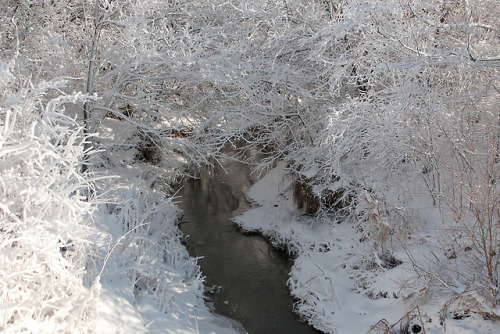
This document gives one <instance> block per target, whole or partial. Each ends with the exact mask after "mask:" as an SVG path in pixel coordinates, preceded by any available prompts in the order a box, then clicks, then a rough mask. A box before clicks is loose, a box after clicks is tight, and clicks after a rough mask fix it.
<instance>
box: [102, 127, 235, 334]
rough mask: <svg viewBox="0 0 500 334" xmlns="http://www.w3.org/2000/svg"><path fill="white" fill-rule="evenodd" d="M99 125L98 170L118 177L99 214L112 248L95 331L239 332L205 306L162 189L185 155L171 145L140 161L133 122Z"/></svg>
mask: <svg viewBox="0 0 500 334" xmlns="http://www.w3.org/2000/svg"><path fill="white" fill-rule="evenodd" d="M101 129H102V131H101V137H100V138H99V140H100V142H101V144H103V145H102V147H105V148H106V150H105V151H104V152H102V153H101V154H102V155H101V159H102V160H101V159H98V161H105V164H104V165H102V167H101V168H97V170H98V171H99V170H100V169H101V171H102V169H109V172H110V173H112V174H113V175H115V176H119V178H118V179H113V180H112V182H113V183H114V184H113V188H114V190H113V196H114V197H115V198H116V204H114V205H107V209H104V208H103V209H102V210H100V211H99V214H97V215H96V217H94V219H95V221H96V223H97V226H98V229H99V231H100V232H101V233H102V236H103V237H101V242H102V243H103V244H102V247H101V248H103V249H106V252H107V254H109V259H108V261H107V262H106V264H105V267H104V270H103V273H102V276H101V280H100V282H101V284H102V290H101V295H100V298H99V303H100V306H99V316H98V322H97V328H96V332H97V333H222V334H224V333H226V334H231V333H237V332H238V331H237V330H236V329H235V328H238V326H239V325H238V324H237V323H235V322H233V321H232V320H230V319H226V318H223V317H219V316H217V315H214V314H212V313H210V311H209V309H208V307H207V306H206V305H205V303H204V300H203V293H202V292H203V277H202V274H201V273H200V271H199V267H198V265H197V264H196V259H193V258H191V257H190V256H189V254H188V253H187V251H186V249H185V247H184V245H182V244H181V240H182V234H181V232H180V230H179V229H178V227H177V224H178V222H179V219H180V216H181V212H180V210H179V209H178V208H177V207H176V206H175V204H174V202H173V199H172V198H169V197H166V193H165V192H164V191H166V188H167V187H168V185H169V184H171V183H172V182H174V181H175V180H176V179H177V178H179V176H180V175H181V173H182V172H183V171H184V169H185V167H186V164H187V161H186V160H185V159H184V158H183V157H182V155H180V154H177V153H175V152H174V148H176V146H175V145H172V144H170V145H171V146H167V147H166V150H165V151H163V152H161V153H159V154H160V155H162V157H161V158H160V160H159V163H158V164H156V165H155V164H151V163H147V162H141V161H138V160H137V155H138V150H137V145H139V144H141V138H139V136H138V135H137V133H136V129H135V127H134V126H132V125H127V124H125V123H124V122H121V121H118V120H113V119H105V121H104V123H103V124H102V125H101ZM124 143H126V145H123V144H124ZM165 145H169V144H168V143H166V144H165ZM103 158H104V159H103ZM126 226H128V230H129V231H130V232H128V233H127V227H126ZM113 246H116V247H115V249H112V248H110V247H113Z"/></svg>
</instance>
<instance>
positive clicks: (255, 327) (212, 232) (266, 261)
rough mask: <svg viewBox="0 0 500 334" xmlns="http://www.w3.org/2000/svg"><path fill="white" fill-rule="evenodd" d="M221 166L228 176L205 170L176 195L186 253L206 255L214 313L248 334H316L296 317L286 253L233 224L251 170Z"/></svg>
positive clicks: (242, 205)
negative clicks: (288, 285) (180, 210)
mask: <svg viewBox="0 0 500 334" xmlns="http://www.w3.org/2000/svg"><path fill="white" fill-rule="evenodd" d="M223 167H224V169H225V170H226V171H227V173H226V172H225V171H224V170H223V169H222V168H221V167H216V168H214V169H210V170H205V171H203V172H202V175H201V178H200V179H196V180H195V179H188V180H186V181H184V183H183V187H182V188H181V189H180V190H179V191H178V193H177V195H178V196H179V197H180V199H179V201H180V203H179V206H180V208H181V209H182V210H183V211H184V217H183V223H182V224H181V230H182V231H183V233H184V234H185V235H188V236H189V237H188V238H187V240H186V242H187V248H188V251H189V253H190V254H191V256H194V257H203V259H200V260H199V262H198V263H199V264H200V266H201V270H202V273H203V275H204V276H205V277H206V282H205V285H206V286H207V287H213V286H215V288H213V289H212V291H211V292H207V293H206V296H207V297H208V298H210V300H211V302H212V303H213V306H214V307H215V312H216V313H218V314H220V315H223V316H227V317H229V318H232V319H235V320H237V321H239V322H240V323H242V324H243V326H244V327H245V329H246V330H247V331H248V333H250V334H266V333H273V334H276V333H318V332H317V331H315V330H314V329H313V328H312V327H310V326H308V325H307V324H305V323H303V322H300V321H299V320H298V319H297V317H296V316H295V315H294V314H293V313H292V304H293V300H292V298H291V297H290V295H289V292H288V290H287V287H286V281H287V279H288V272H289V271H290V267H291V261H290V260H289V259H288V257H287V255H286V254H285V253H284V252H281V251H278V250H276V249H274V248H273V247H272V246H271V245H270V243H269V242H268V241H267V240H265V239H264V238H262V237H260V236H257V235H251V236H248V235H244V234H242V233H240V232H239V231H238V230H237V229H236V228H235V227H234V226H233V223H232V221H231V218H232V217H234V216H235V215H238V214H239V213H241V212H243V211H244V210H246V209H248V207H249V205H248V204H247V202H246V201H245V198H244V191H245V190H246V189H248V187H250V186H251V183H252V181H251V179H250V176H249V175H250V167H249V166H248V165H245V164H242V163H238V162H234V161H223ZM219 286H220V289H219V288H218V287H219Z"/></svg>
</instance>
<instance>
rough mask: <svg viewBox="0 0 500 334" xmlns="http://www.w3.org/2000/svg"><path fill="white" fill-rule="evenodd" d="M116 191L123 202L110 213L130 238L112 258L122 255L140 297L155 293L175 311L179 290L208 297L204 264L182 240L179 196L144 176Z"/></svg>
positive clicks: (165, 307)
mask: <svg viewBox="0 0 500 334" xmlns="http://www.w3.org/2000/svg"><path fill="white" fill-rule="evenodd" d="M160 190H161V189H160ZM114 191H116V192H117V193H116V196H117V198H118V196H119V199H120V202H119V203H117V204H116V205H113V206H110V207H109V208H110V210H109V211H110V214H111V215H112V216H113V217H114V218H113V220H114V221H115V222H117V223H118V224H120V225H121V226H120V227H121V228H122V231H123V234H124V236H123V237H121V238H120V240H119V241H118V243H117V245H116V248H115V249H114V250H113V252H112V254H111V256H113V257H119V258H121V260H119V262H120V264H119V265H120V266H121V268H120V269H119V271H120V272H121V273H122V275H125V276H126V277H127V278H128V279H130V281H131V282H134V295H135V296H136V298H137V299H141V297H143V296H149V297H152V298H153V299H154V300H155V302H156V306H157V308H158V310H160V311H162V312H168V311H169V310H171V307H172V303H173V301H174V300H175V299H176V298H175V296H176V295H178V294H185V295H194V296H196V297H198V298H202V292H203V289H202V279H201V273H200V268H199V266H198V264H197V263H196V259H194V258H191V257H190V256H189V254H188V252H187V250H186V249H185V247H184V246H182V244H181V240H182V232H181V231H180V230H179V228H178V226H177V223H178V222H179V220H180V217H181V210H180V209H179V208H177V207H176V206H175V205H174V203H173V198H172V197H167V196H166V194H165V193H164V192H163V191H157V190H155V189H152V188H150V187H149V186H148V181H147V180H145V179H141V178H139V179H138V181H137V182H136V183H134V184H133V185H131V186H130V185H124V184H122V185H116V187H115V190H114ZM179 298H183V297H179Z"/></svg>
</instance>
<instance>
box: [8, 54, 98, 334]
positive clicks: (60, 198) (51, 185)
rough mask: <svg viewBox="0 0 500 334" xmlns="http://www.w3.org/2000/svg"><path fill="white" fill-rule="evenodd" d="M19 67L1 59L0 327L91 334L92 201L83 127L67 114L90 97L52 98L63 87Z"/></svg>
mask: <svg viewBox="0 0 500 334" xmlns="http://www.w3.org/2000/svg"><path fill="white" fill-rule="evenodd" d="M16 65H18V64H16V62H15V61H14V60H12V61H11V62H10V63H6V62H4V61H0V78H1V80H0V179H1V187H0V193H1V194H0V197H1V200H0V234H1V236H0V239H1V240H2V242H1V243H0V254H1V258H2V261H1V264H0V277H1V279H0V280H1V283H0V304H1V305H2V315H1V320H0V324H1V325H0V328H1V329H2V330H3V331H4V332H70V331H71V332H73V331H77V332H82V333H83V332H91V331H92V329H93V328H94V325H95V320H96V316H97V297H98V294H99V285H98V282H97V283H96V284H92V279H93V277H95V273H94V272H92V270H90V268H92V267H93V266H92V263H91V256H90V255H91V254H92V253H93V252H94V250H93V247H92V243H93V241H94V239H95V238H96V236H95V234H94V233H95V232H94V230H93V227H92V225H91V224H90V222H91V220H90V219H89V216H90V214H91V213H92V210H93V209H94V208H95V202H94V200H92V199H89V198H88V197H87V195H86V194H87V193H88V189H89V187H91V182H90V181H89V179H88V178H87V177H86V176H84V175H81V174H80V167H81V164H82V157H83V155H84V150H83V141H84V139H83V137H82V127H81V126H80V125H79V124H77V123H76V122H75V121H74V119H72V118H71V117H68V116H66V115H64V106H65V105H67V104H71V103H82V102H83V101H84V100H85V97H84V96H83V95H82V94H75V95H63V94H60V95H59V96H58V97H57V98H47V94H48V93H49V91H50V90H52V93H54V90H57V89H59V88H61V86H59V87H58V86H57V85H56V83H49V82H44V81H40V82H33V81H31V82H30V80H29V78H26V77H24V72H25V71H24V70H20V71H17V69H16ZM33 66H35V65H33Z"/></svg>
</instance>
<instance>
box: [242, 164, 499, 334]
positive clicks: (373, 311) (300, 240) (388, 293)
mask: <svg viewBox="0 0 500 334" xmlns="http://www.w3.org/2000/svg"><path fill="white" fill-rule="evenodd" d="M291 189H292V182H291V177H289V176H287V172H286V169H285V164H284V163H281V164H279V165H278V166H277V167H276V168H275V169H273V170H271V171H270V172H269V173H268V174H267V175H266V176H265V177H264V178H262V179H261V180H260V181H258V182H257V183H256V184H255V185H254V186H253V187H252V188H251V189H249V190H248V192H247V196H248V199H249V201H250V202H252V203H253V204H255V207H254V208H252V209H250V210H249V211H247V212H245V213H244V214H242V215H241V216H239V217H236V218H235V222H236V223H237V224H238V225H239V226H240V227H241V228H242V229H243V230H245V231H258V232H260V233H262V234H263V235H265V236H267V237H268V238H269V239H270V240H271V241H272V242H273V243H274V244H275V245H276V246H278V247H283V246H285V247H287V248H288V249H289V250H290V251H291V252H292V253H293V254H295V255H296V257H297V258H296V260H295V264H294V266H293V268H292V271H291V273H290V279H289V282H288V284H289V288H290V290H291V294H292V295H293V296H294V297H295V298H296V299H297V300H298V301H297V304H296V310H297V312H298V313H300V314H301V315H302V316H304V317H305V318H306V319H307V320H308V321H309V323H310V324H311V325H313V326H314V327H316V328H318V329H320V330H323V331H325V332H328V333H333V332H335V333H366V332H368V331H369V330H370V328H372V327H373V326H374V325H376V324H377V323H378V324H379V326H378V327H377V328H383V327H384V326H385V323H387V324H390V325H393V324H396V323H397V325H396V326H395V328H396V329H399V328H400V325H401V326H402V327H405V323H406V322H407V321H408V322H409V328H410V329H412V328H413V330H414V331H413V332H415V333H419V332H421V331H419V326H422V325H423V326H424V328H425V332H426V333H444V332H445V331H446V333H471V334H472V333H498V332H500V324H499V322H498V321H491V320H484V319H483V315H484V314H480V313H479V312H477V311H471V312H465V309H467V308H469V307H471V306H470V305H468V306H467V305H456V304H453V302H448V303H447V300H448V298H449V294H447V292H446V291H445V290H444V289H434V290H433V291H432V292H431V291H428V290H430V288H429V287H425V286H422V285H420V283H419V281H418V279H417V277H416V273H415V271H414V270H413V267H412V261H411V260H410V258H409V257H408V255H407V253H406V252H405V250H404V249H401V251H398V252H394V253H387V255H384V256H380V255H379V254H377V253H374V251H373V248H372V247H371V246H370V244H369V243H367V242H362V241H360V235H359V233H357V231H356V226H355V224H351V223H348V222H341V223H338V224H337V223H334V224H333V223H329V222H324V221H319V220H318V219H315V218H314V217H311V216H304V215H301V212H300V211H298V210H297V209H295V205H294V203H293V199H292V190H291ZM419 234H427V235H426V240H427V244H423V245H420V247H419V246H418V245H415V244H410V243H409V244H408V245H409V248H410V249H409V254H413V256H412V258H414V257H415V256H418V255H417V252H419V254H420V256H421V258H419V260H422V259H424V256H425V255H424V254H423V253H424V252H423V251H422V248H427V249H432V247H436V246H437V240H436V239H437V237H436V235H435V234H434V238H432V237H433V235H432V231H430V230H426V229H425V227H424V228H423V229H422V230H421V231H420V232H418V233H415V239H418V238H419ZM410 245H414V246H410ZM407 250H408V248H407ZM389 254H391V255H389ZM445 303H447V305H448V309H446V308H445V309H444V312H443V307H444V306H445V305H446V304H445ZM417 306H418V309H414V308H415V307H417ZM412 310H413V311H412ZM410 311H411V312H410ZM418 311H420V315H419V314H418ZM408 312H409V313H408ZM464 312H465V313H464ZM406 314H408V315H409V316H408V317H406V318H405V315H406ZM401 318H403V320H402V321H400V322H398V320H400V319H401ZM484 318H486V317H484ZM443 319H445V320H444V321H443ZM381 320H384V321H385V323H384V322H379V321H381ZM414 326H415V327H414Z"/></svg>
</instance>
